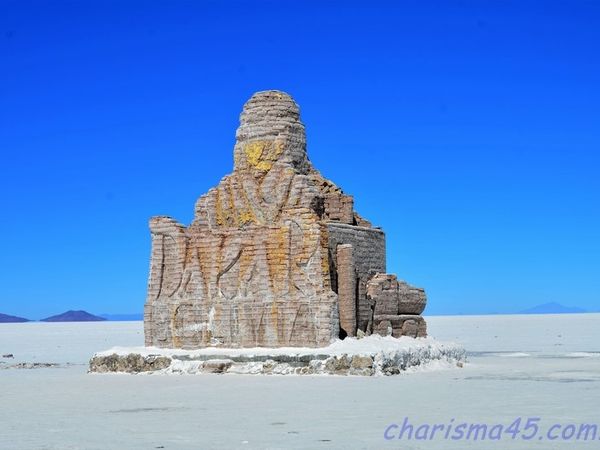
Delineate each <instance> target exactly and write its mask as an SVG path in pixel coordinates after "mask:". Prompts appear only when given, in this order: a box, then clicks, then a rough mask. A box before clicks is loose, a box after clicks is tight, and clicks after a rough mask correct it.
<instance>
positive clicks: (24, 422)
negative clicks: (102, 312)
mask: <svg viewBox="0 0 600 450" xmlns="http://www.w3.org/2000/svg"><path fill="white" fill-rule="evenodd" d="M428 323H429V331H430V334H431V335H432V336H434V337H436V338H438V339H440V340H444V341H455V342H458V343H460V344H463V345H464V346H465V347H466V348H467V351H468V352H469V362H468V364H467V365H466V366H465V367H464V368H462V369H458V368H457V369H446V370H440V371H431V372H421V373H408V374H403V375H400V376H395V377H327V376H314V377H312V376H303V377H295V376H291V377H281V376H245V375H196V376H192V375H183V376H161V375H120V374H107V375H100V374H87V362H88V360H89V358H90V357H91V355H92V354H93V353H95V352H97V351H100V350H104V349H107V348H110V347H113V346H137V345H142V342H143V330H142V324H141V322H100V323H65V324H61V323H25V324H3V325H0V355H1V354H7V353H12V354H14V359H2V358H0V362H1V363H0V392H1V397H0V402H1V408H0V448H2V449H5V448H6V449H113V448H132V449H138V448H139V449H153V448H165V449H205V448H243V449H250V448H377V449H386V448H390V449H392V448H393V449H400V448H401V449H429V448H440V449H442V448H443V449H464V448H478V449H479V448H494V449H511V448H515V449H561V448H572V447H575V448H582V449H585V448H598V447H600V440H596V441H587V442H582V441H579V442H572V441H563V440H560V439H559V440H556V441H548V440H538V439H537V436H536V439H534V440H530V441H524V440H521V439H516V440H511V439H510V437H504V438H503V439H502V440H500V441H489V440H486V441H483V442H482V441H477V442H473V441H472V440H471V441H465V440H456V441H454V440H451V439H449V440H446V439H443V438H442V437H438V438H435V439H433V440H430V441H416V440H414V439H413V440H389V441H388V440H386V439H384V431H385V429H386V427H387V426H388V425H390V424H392V423H396V424H401V423H402V421H403V420H404V418H405V417H408V418H409V420H410V422H411V423H412V424H415V425H417V426H418V425H421V424H426V423H429V424H437V423H441V424H447V423H449V422H450V421H451V420H452V419H454V420H455V423H459V422H477V423H489V424H497V423H500V424H506V425H507V426H508V425H509V424H510V423H511V422H513V421H514V420H515V419H516V418H517V417H524V418H525V420H526V418H527V417H539V418H540V419H541V420H540V422H539V424H540V428H541V429H545V428H546V427H549V426H550V425H553V424H555V423H558V424H564V425H567V424H571V423H573V424H579V423H596V424H600V416H599V414H598V411H599V408H598V404H599V401H600V314H581V315H579V314H577V315H557V316H554V315H547V316H464V317H429V318H428ZM19 362H28V363H33V362H38V363H58V364H60V365H59V366H58V367H56V368H40V369H12V368H11V369H5V370H1V369H2V367H6V366H9V365H14V364H17V363H19Z"/></svg>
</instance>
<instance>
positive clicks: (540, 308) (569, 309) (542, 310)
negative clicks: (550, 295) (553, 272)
mask: <svg viewBox="0 0 600 450" xmlns="http://www.w3.org/2000/svg"><path fill="white" fill-rule="evenodd" d="M585 312H587V311H586V310H585V309H581V308H577V307H575V306H564V305H561V304H560V303H555V302H550V303H544V304H543V305H537V306H534V307H533V308H529V309H526V310H524V311H521V312H520V314H574V313H585Z"/></svg>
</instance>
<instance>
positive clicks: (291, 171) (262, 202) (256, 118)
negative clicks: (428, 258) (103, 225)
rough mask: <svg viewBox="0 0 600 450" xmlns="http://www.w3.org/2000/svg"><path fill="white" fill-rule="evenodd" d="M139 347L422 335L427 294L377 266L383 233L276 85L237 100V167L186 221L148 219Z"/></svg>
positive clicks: (313, 343) (321, 342)
mask: <svg viewBox="0 0 600 450" xmlns="http://www.w3.org/2000/svg"><path fill="white" fill-rule="evenodd" d="M150 230H151V232H152V258H151V263H150V277H149V283H148V298H147V301H146V305H145V311H144V327H145V338H146V345H147V346H157V347H172V348H200V347H206V346H223V347H257V346H258V347H282V346H286V347H290V346H291V347H300V346H301V347H323V346H327V345H328V344H329V343H330V342H331V341H332V340H333V339H335V338H338V337H345V336H354V335H355V334H356V332H357V330H361V331H362V332H364V333H365V334H370V333H378V334H383V335H386V334H392V335H393V336H401V335H409V336H414V337H417V336H425V335H426V326H425V322H424V320H423V318H422V317H421V316H420V314H421V312H422V311H423V309H424V307H425V301H426V300H425V293H424V291H423V290H422V289H417V288H413V287H411V286H409V285H407V284H406V283H404V282H398V281H397V280H396V277H395V276H393V275H385V270H386V268H385V235H384V233H383V231H382V230H380V229H378V228H374V227H372V226H371V224H370V223H369V222H368V221H366V220H365V219H363V218H362V217H360V216H359V215H358V214H357V213H356V212H355V211H354V205H353V199H352V197H351V196H349V195H346V194H344V193H343V192H342V190H341V189H340V188H339V187H337V186H336V185H335V184H333V183H332V182H331V181H329V180H327V179H325V178H324V177H323V176H322V175H321V174H320V173H319V172H318V171H317V170H316V169H315V168H314V167H313V166H312V164H311V163H310V161H309V159H308V156H307V153H306V135H305V130H304V125H303V124H302V122H301V121H300V112H299V109H298V106H297V105H296V103H295V102H294V101H293V99H292V98H291V97H290V96H289V95H287V94H285V93H283V92H279V91H265V92H258V93H256V94H255V95H253V96H252V98H251V99H250V100H249V101H248V102H247V103H246V104H245V105H244V109H243V111H242V114H241V116H240V126H239V128H238V130H237V133H236V143H235V147H234V171H233V173H231V174H230V175H227V176H225V177H224V178H223V179H222V180H221V182H220V183H219V184H218V186H216V187H215V188H213V189H211V190H209V191H208V193H207V194H205V195H203V196H202V197H200V198H199V199H198V201H197V203H196V209H195V217H194V220H193V222H192V224H191V225H190V226H188V227H185V226H184V225H181V224H179V223H178V222H176V221H175V220H173V219H172V218H170V217H166V216H158V217H153V218H152V219H151V220H150Z"/></svg>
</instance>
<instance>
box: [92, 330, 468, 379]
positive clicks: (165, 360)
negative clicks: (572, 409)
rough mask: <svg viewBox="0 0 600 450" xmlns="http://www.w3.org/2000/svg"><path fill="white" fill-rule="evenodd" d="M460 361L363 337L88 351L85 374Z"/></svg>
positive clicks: (450, 347)
mask: <svg viewBox="0 0 600 450" xmlns="http://www.w3.org/2000/svg"><path fill="white" fill-rule="evenodd" d="M465 361H466V352H465V349H464V348H462V347H461V346H459V345H456V344H449V343H441V342H439V341H436V340H434V339H432V338H423V339H412V338H407V337H402V338H399V339H397V338H393V337H391V336H387V337H381V336H369V337H366V338H363V339H345V340H344V341H336V342H335V343H333V344H332V345H330V346H328V347H324V348H319V349H306V348H301V349H299V348H274V349H269V348H253V349H224V348H205V349H200V350H167V349H158V348H152V347H149V348H144V347H142V348H130V349H127V348H115V349H111V350H108V351H106V352H101V353H97V354H96V355H94V357H93V358H92V359H91V361H90V372H95V373H108V372H122V373H163V374H202V373H213V374H214V373H219V374H224V373H228V374H256V375H258V374H265V375H358V376H377V375H397V374H400V373H402V372H405V371H414V370H419V369H422V370H431V369H436V368H440V367H446V368H448V367H462V365H463V364H464V362H465Z"/></svg>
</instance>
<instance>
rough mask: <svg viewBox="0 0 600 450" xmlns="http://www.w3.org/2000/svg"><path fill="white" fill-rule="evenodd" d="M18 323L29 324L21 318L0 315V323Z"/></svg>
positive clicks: (27, 320)
mask: <svg viewBox="0 0 600 450" xmlns="http://www.w3.org/2000/svg"><path fill="white" fill-rule="evenodd" d="M20 322H30V320H29V319H24V318H23V317H17V316H9V315H8V314H2V313H0V323H20Z"/></svg>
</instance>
